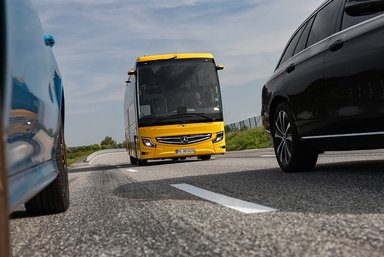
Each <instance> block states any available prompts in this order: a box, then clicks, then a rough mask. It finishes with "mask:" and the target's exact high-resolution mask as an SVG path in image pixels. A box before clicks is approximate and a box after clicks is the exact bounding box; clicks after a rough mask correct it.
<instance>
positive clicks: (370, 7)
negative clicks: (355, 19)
mask: <svg viewBox="0 0 384 257" xmlns="http://www.w3.org/2000/svg"><path fill="white" fill-rule="evenodd" d="M381 11H384V0H348V1H347V3H346V4H345V12H346V13H347V14H348V15H350V16H363V15H370V14H374V13H378V12H381Z"/></svg>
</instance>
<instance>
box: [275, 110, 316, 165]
mask: <svg viewBox="0 0 384 257" xmlns="http://www.w3.org/2000/svg"><path fill="white" fill-rule="evenodd" d="M272 137H273V146H274V149H275V154H276V159H277V162H278V163H279V165H280V168H281V169H282V170H283V171H285V172H299V171H309V170H312V169H313V168H314V167H315V165H316V162H317V157H318V153H317V152H315V151H313V150H312V149H310V148H308V147H307V146H306V145H305V144H304V143H303V142H301V141H300V138H299V134H298V132H297V128H296V125H295V122H294V119H293V116H292V113H291V111H290V110H289V107H288V105H287V104H286V103H281V104H279V105H278V107H277V109H276V112H275V114H274V118H273V130H272Z"/></svg>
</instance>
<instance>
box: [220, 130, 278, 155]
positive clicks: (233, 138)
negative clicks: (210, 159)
mask: <svg viewBox="0 0 384 257" xmlns="http://www.w3.org/2000/svg"><path fill="white" fill-rule="evenodd" d="M225 140H226V149H227V151H239V150H247V149H259V148H266V147H270V146H271V140H270V139H269V136H268V134H267V133H266V132H265V130H264V128H253V129H248V130H239V131H234V132H230V133H227V134H226V139H225Z"/></svg>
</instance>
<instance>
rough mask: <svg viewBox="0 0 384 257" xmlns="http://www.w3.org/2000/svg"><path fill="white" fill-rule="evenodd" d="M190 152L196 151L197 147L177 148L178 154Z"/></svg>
mask: <svg viewBox="0 0 384 257" xmlns="http://www.w3.org/2000/svg"><path fill="white" fill-rule="evenodd" d="M190 153H195V149H193V148H187V149H179V150H176V154H190Z"/></svg>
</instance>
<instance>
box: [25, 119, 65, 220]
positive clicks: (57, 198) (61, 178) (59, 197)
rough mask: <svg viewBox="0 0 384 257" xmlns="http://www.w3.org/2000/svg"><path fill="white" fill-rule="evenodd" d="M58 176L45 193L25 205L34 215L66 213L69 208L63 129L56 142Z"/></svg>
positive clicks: (39, 194) (42, 192) (61, 128)
mask: <svg viewBox="0 0 384 257" xmlns="http://www.w3.org/2000/svg"><path fill="white" fill-rule="evenodd" d="M56 144H57V145H56V161H57V167H58V175H57V177H56V178H55V180H53V181H52V183H51V184H49V185H48V186H47V187H46V188H45V189H43V191H41V192H40V193H38V194H37V195H36V196H35V197H33V198H32V199H31V200H29V201H28V202H26V203H25V209H26V210H27V212H28V213H29V214H32V215H44V214H53V213H60V212H64V211H66V210H67V209H68V207H69V184H68V170H67V158H66V149H65V141H64V133H63V127H62V126H61V127H60V130H59V134H58V137H57V142H56Z"/></svg>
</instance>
